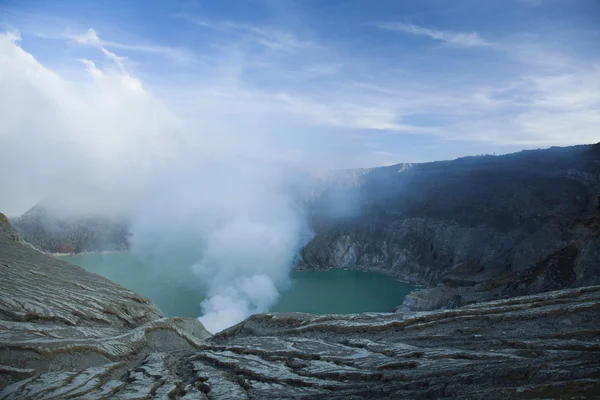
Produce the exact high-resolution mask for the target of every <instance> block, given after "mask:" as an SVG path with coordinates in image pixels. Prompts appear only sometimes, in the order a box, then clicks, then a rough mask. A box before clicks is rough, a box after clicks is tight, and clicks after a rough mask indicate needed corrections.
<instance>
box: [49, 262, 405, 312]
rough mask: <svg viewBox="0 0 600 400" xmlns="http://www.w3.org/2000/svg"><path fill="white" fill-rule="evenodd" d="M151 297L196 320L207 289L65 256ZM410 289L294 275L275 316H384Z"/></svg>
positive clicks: (383, 281)
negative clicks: (370, 314)
mask: <svg viewBox="0 0 600 400" xmlns="http://www.w3.org/2000/svg"><path fill="white" fill-rule="evenodd" d="M59 258H60V259H62V260H65V261H68V262H70V263H72V264H76V265H79V266H81V267H83V268H85V269H86V270H88V271H90V272H94V273H96V274H98V275H101V276H103V277H105V278H108V279H110V280H112V281H114V282H116V283H118V284H120V285H123V286H125V287H127V288H128V289H131V290H133V291H135V292H137V293H140V294H142V295H144V296H146V297H148V298H149V299H150V300H152V302H154V303H155V304H156V305H157V306H158V307H159V308H160V309H161V311H162V312H163V313H164V314H165V315H166V316H179V317H198V316H199V315H200V313H201V311H200V303H201V302H202V301H203V300H205V298H206V289H205V288H203V287H202V285H201V284H200V282H198V277H196V276H194V274H193V273H192V271H191V270H190V271H189V272H188V273H187V274H186V273H182V271H181V269H177V273H176V274H170V273H169V268H168V266H164V267H163V268H157V266H156V265H152V263H151V262H149V261H147V260H143V259H142V258H141V257H139V256H136V255H135V254H132V253H107V254H79V255H74V256H61V257H59ZM410 291H411V285H409V284H407V283H403V282H398V281H396V280H394V279H393V278H391V277H388V276H386V275H382V274H378V273H373V272H361V271H345V270H339V269H332V270H329V271H318V272H309V271H292V273H291V284H290V286H289V288H287V289H286V290H284V291H282V293H281V295H280V297H279V299H278V301H277V303H275V305H274V306H273V307H271V309H270V311H272V312H290V311H295V312H307V313H313V314H327V313H339V314H348V313H360V312H385V311H388V310H390V309H391V308H393V307H395V306H398V305H400V304H402V301H403V300H404V297H405V296H406V295H407V294H408V293H409V292H410Z"/></svg>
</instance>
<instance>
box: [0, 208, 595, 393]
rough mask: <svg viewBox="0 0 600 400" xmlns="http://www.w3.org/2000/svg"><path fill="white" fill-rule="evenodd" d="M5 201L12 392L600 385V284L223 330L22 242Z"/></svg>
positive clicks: (1, 284) (6, 359) (0, 288)
mask: <svg viewBox="0 0 600 400" xmlns="http://www.w3.org/2000/svg"><path fill="white" fill-rule="evenodd" d="M1 217H2V215H1V214H0V272H1V276H2V279H1V280H0V399H67V398H84V399H114V398H117V399H275V398H277V399H282V398H284V399H287V398H294V399H298V398H310V399H315V398H322V399H336V398H339V399H342V398H343V399H362V398H390V399H401V398H410V399H412V398H421V399H440V398H473V399H486V400H490V399H507V398H583V397H594V396H600V380H599V379H598V376H600V360H599V359H598V356H597V355H598V351H599V349H600V331H599V330H598V326H599V325H598V323H599V322H600V286H594V287H585V288H579V289H567V290H562V291H554V292H547V293H543V294H540V295H534V296H525V297H518V298H513V299H509V300H501V301H495V302H487V303H480V304H477V305H472V306H467V307H462V308H459V309H456V310H446V311H435V312H404V313H387V314H375V313H372V314H357V315H343V316H340V315H322V316H311V315H306V314H295V313H290V314H263V315H255V316H253V317H251V318H249V319H247V320H246V321H244V322H242V323H240V324H238V325H236V326H234V327H232V328H230V329H228V330H225V331H223V332H221V333H219V334H217V335H215V336H211V335H210V334H209V333H208V332H206V330H204V328H203V327H202V325H201V324H200V323H199V322H198V321H197V320H195V319H185V318H163V317H162V315H161V313H160V312H159V311H158V310H157V309H156V307H154V306H153V305H152V304H150V303H149V302H148V300H146V299H145V298H143V297H141V296H139V295H136V294H135V293H132V292H131V291H129V290H127V289H125V288H123V287H120V286H118V285H116V284H114V283H112V282H110V281H108V280H106V279H104V278H101V277H99V276H97V275H94V274H91V273H88V272H86V271H84V270H82V269H81V268H78V267H76V266H73V265H70V264H67V263H64V262H61V261H58V260H56V259H53V258H51V257H49V256H47V255H45V254H42V253H40V252H38V251H37V250H35V249H34V248H32V247H31V246H28V245H27V244H26V243H23V242H22V241H21V240H20V238H19V236H18V235H17V234H16V232H15V231H14V230H13V229H12V227H10V225H9V224H8V223H7V222H6V221H5V219H3V218H1Z"/></svg>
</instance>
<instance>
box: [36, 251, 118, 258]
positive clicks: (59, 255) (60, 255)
mask: <svg viewBox="0 0 600 400" xmlns="http://www.w3.org/2000/svg"><path fill="white" fill-rule="evenodd" d="M44 253H46V254H48V255H51V256H52V257H73V256H91V255H96V254H120V253H129V250H103V251H82V252H80V253H50V252H47V251H46V252H44Z"/></svg>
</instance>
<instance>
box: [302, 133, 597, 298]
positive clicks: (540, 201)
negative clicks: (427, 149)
mask: <svg viewBox="0 0 600 400" xmlns="http://www.w3.org/2000/svg"><path fill="white" fill-rule="evenodd" d="M599 201H600V144H598V145H591V146H576V147H569V148H552V149H548V150H539V151H525V152H521V153H517V154H512V155H507V156H499V157H495V156H484V157H470V158H464V159H459V160H455V161H449V162H435V163H427V164H413V165H407V164H402V165H395V166H391V167H384V168H376V169H372V170H363V171H358V172H357V173H356V174H355V175H353V176H352V177H351V178H347V177H342V178H341V179H340V178H339V177H338V178H335V179H331V180H330V185H329V186H327V185H323V189H322V190H321V192H320V193H319V194H318V195H317V196H315V200H314V204H313V209H314V213H313V220H314V223H313V225H314V226H315V231H316V235H315V238H314V239H313V241H312V242H311V243H309V244H308V245H307V246H306V248H305V249H304V250H303V251H302V254H301V259H300V262H299V265H298V267H299V268H302V269H323V268H330V267H336V268H340V267H343V268H355V269H364V270H379V271H382V272H385V273H388V274H391V275H394V276H396V277H398V278H400V279H406V280H409V281H413V282H416V283H420V284H423V285H426V286H428V287H430V289H428V290H424V291H417V292H415V293H413V294H412V295H409V296H408V297H407V299H406V301H405V305H406V306H408V307H409V308H411V309H413V310H431V309H435V308H440V307H449V308H452V307H455V306H458V305H460V304H469V303H473V302H476V301H483V300H488V299H495V298H505V297H511V296H515V295H522V294H531V293H538V292H542V291H547V290H556V289H561V288H568V287H577V286H582V285H587V284H597V283H600V203H599ZM335 204H343V209H346V210H347V212H346V213H345V214H338V215H336V214H332V213H331V212H330V210H332V209H333V208H334V206H335Z"/></svg>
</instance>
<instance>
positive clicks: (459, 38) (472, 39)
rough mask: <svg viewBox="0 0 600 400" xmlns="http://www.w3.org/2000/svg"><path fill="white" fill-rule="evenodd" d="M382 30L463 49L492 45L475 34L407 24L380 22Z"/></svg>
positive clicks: (379, 25)
mask: <svg viewBox="0 0 600 400" xmlns="http://www.w3.org/2000/svg"><path fill="white" fill-rule="evenodd" d="M375 26H377V27H378V28H380V29H384V30H388V31H394V32H403V33H408V34H411V35H415V36H425V37H428V38H431V39H434V40H438V41H441V42H444V43H448V44H450V45H454V46H461V47H482V46H490V45H491V43H490V42H488V41H486V40H484V39H483V38H482V37H481V36H479V35H478V34H477V33H475V32H466V33H465V32H453V31H442V30H435V29H429V28H424V27H422V26H419V25H413V24H405V23H401V22H379V23H376V24H375Z"/></svg>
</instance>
